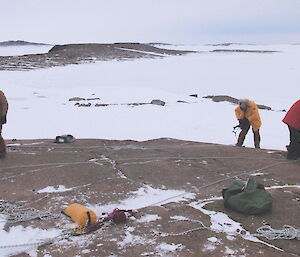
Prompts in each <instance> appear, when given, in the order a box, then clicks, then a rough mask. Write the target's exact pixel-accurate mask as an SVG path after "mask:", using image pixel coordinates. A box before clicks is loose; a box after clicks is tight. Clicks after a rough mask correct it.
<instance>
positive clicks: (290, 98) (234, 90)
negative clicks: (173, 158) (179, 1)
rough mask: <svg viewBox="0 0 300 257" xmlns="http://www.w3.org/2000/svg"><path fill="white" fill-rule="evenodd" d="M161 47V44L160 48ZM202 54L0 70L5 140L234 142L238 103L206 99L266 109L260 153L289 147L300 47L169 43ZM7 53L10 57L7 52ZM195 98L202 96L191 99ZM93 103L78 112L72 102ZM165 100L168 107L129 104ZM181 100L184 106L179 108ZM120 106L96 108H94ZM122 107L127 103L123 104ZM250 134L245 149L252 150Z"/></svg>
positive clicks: (35, 49)
mask: <svg viewBox="0 0 300 257" xmlns="http://www.w3.org/2000/svg"><path fill="white" fill-rule="evenodd" d="M160 47H161V46H160ZM50 48H51V46H49V47H48V48H47V47H45V46H43V47H38V46H36V47H22V49H23V50H20V47H19V48H17V47H16V48H15V50H14V49H12V48H9V47H1V49H0V50H1V51H0V53H1V54H2V55H8V54H9V55H12V54H13V52H14V51H16V54H20V53H21V52H22V51H23V53H24V54H28V53H38V52H41V53H42V52H46V51H47V50H48V49H50ZM166 48H173V49H177V50H183V49H184V50H195V51H199V52H198V53H194V54H188V55H183V56H172V57H166V58H157V59H139V60H129V61H107V62H96V63H87V64H80V65H69V66H63V67H55V68H49V69H39V70H31V71H0V80H1V89H2V90H3V91H4V92H5V93H6V95H7V97H8V100H9V103H10V108H9V114H8V123H7V125H6V126H5V127H4V130H3V136H4V137H5V138H7V139H13V138H16V139H38V138H55V136H57V135H61V134H72V135H74V136H75V137H76V138H103V139H120V140H123V139H133V140H139V141H142V140H148V139H154V138H162V137H167V138H176V139H183V140H191V141H198V142H209V143H217V144H229V145H230V144H234V143H235V141H236V138H235V136H234V134H233V133H232V127H233V126H234V125H236V124H237V122H236V120H235V116H234V108H235V106H234V105H232V104H230V103H227V102H221V103H215V102H212V101H211V100H210V99H203V98H202V97H203V96H207V95H229V96H232V97H235V98H249V99H252V100H254V101H255V102H256V103H259V104H265V105H268V106H270V107H272V109H274V110H275V111H266V110H261V111H260V113H261V117H262V122H263V126H262V128H261V136H262V143H261V147H262V148H268V149H280V150H283V149H285V145H286V144H287V143H288V136H289V135H288V129H287V127H286V125H285V124H283V123H282V122H281V120H282V118H283V116H284V114H285V113H284V112H280V111H279V110H282V109H288V108H289V107H290V106H291V104H293V103H294V102H295V101H296V100H298V99H299V85H298V83H299V81H300V72H299V69H300V58H299V55H300V45H239V44H236V45H230V46H222V45H219V46H209V45H202V46H201V45H199V46H196V45H184V46H166ZM215 49H227V50H228V49H244V50H272V51H278V52H274V53H254V52H251V53H241V52H211V51H212V50H215ZM5 52H7V54H5ZM190 94H198V98H195V97H190V96H189V95H190ZM76 96H78V97H83V98H93V97H99V98H100V100H97V101H95V100H94V101H90V102H91V103H92V106H91V107H77V106H74V102H69V101H68V99H69V98H72V97H76ZM152 99H160V100H163V101H165V102H166V106H164V107H162V106H156V105H142V106H135V107H132V106H128V105H126V103H134V102H136V103H141V102H150V101H151V100H152ZM177 101H185V102H187V103H181V102H177ZM96 103H100V104H115V105H110V106H107V107H94V104H96ZM123 104H125V105H123ZM252 141H253V140H252V135H251V133H249V135H248V137H247V139H246V142H245V145H246V146H248V147H252V146H253V142H252Z"/></svg>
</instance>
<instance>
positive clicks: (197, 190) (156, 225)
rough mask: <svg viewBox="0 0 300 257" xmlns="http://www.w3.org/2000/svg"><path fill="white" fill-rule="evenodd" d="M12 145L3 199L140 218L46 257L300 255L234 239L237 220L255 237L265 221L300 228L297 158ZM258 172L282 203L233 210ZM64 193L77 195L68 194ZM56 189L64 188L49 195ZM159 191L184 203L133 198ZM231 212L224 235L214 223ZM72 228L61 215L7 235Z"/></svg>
mask: <svg viewBox="0 0 300 257" xmlns="http://www.w3.org/2000/svg"><path fill="white" fill-rule="evenodd" d="M6 143H7V145H8V153H7V157H6V158H5V159H2V160H0V181H1V188H0V200H5V201H10V202H12V203H22V204H24V205H25V206H26V207H32V208H35V209H37V210H41V211H50V212H52V213H60V212H61V211H62V210H63V209H64V208H65V207H66V206H67V205H69V204H71V203H74V202H77V203H80V204H82V205H85V206H90V208H92V209H93V208H94V209H95V210H96V212H97V215H99V214H100V213H101V212H102V211H106V209H105V208H104V206H110V205H111V206H115V207H118V205H122V204H123V203H124V202H125V201H130V200H132V204H133V207H132V208H133V209H135V210H136V213H137V214H136V217H131V218H129V219H128V221H127V223H126V224H118V225H113V224H110V223H108V224H106V225H105V226H104V227H102V228H101V229H99V230H97V231H95V232H94V233H91V234H88V235H82V236H79V237H76V239H69V240H64V241H61V242H57V243H54V244H51V245H44V246H40V247H39V248H38V250H37V256H45V255H47V254H48V255H49V256H53V257H56V256H76V255H77V256H133V257H134V256H182V257H185V256H217V257H218V256H254V255H255V256H295V255H296V256H297V255H300V248H299V247H298V245H299V241H297V240H275V241H271V240H267V239H264V238H260V240H261V242H254V241H251V240H248V239H247V238H246V237H243V235H241V234H240V233H238V232H237V231H231V232H230V228H231V227H233V225H234V222H238V223H240V225H241V227H242V228H243V229H244V230H245V231H247V233H252V234H253V233H256V229H257V228H258V227H260V226H262V225H264V224H269V225H271V226H272V227H274V228H282V226H283V225H285V224H286V225H291V226H293V227H295V228H300V212H299V204H300V202H299V198H300V186H299V187H297V186H294V187H290V186H289V185H300V180H299V172H300V163H299V161H287V160H286V158H285V156H284V155H285V153H283V152H281V151H270V150H264V149H250V148H237V147H234V146H224V145H216V144H206V143H199V142H189V141H180V140H175V139H157V140H150V141H145V142H136V141H130V140H128V141H114V140H101V139H78V140H76V141H75V142H74V143H69V144H55V143H53V140H49V139H45V140H20V141H19V140H17V141H14V142H12V141H6ZM250 175H252V177H253V178H254V179H256V180H257V181H259V182H261V183H263V184H264V185H265V186H266V187H268V189H267V190H268V191H269V192H270V193H271V195H272V196H273V199H274V203H273V210H272V212H270V213H267V214H264V215H259V216H253V215H244V214H239V213H236V212H233V211H230V210H227V209H225V208H224V206H223V200H222V199H221V191H222V189H223V188H225V187H227V186H228V185H229V184H230V183H232V182H233V181H240V182H245V181H247V179H248V178H249V176H250ZM59 186H63V187H64V188H65V189H67V190H58V189H59V188H60V187H59ZM47 187H52V188H54V189H56V190H53V191H49V192H47V191H45V190H44V189H45V188H47ZM43 190H44V191H43ZM151 190H152V191H153V192H154V191H155V192H159V194H163V193H164V192H169V191H170V192H171V190H173V191H172V192H179V193H177V194H178V195H177V196H179V194H181V195H180V197H182V198H181V199H178V198H176V197H175V196H176V194H175V195H174V194H173V195H169V196H168V195H166V196H161V198H162V199H164V200H165V201H160V200H161V198H155V195H152V196H149V198H151V197H153V199H152V198H151V199H147V202H150V203H152V204H145V205H144V206H143V205H141V202H139V203H135V202H134V201H133V199H134V197H135V194H136V192H140V193H145V192H147V191H151ZM168 190H169V191H168ZM176 190H177V191H176ZM135 206H136V208H135ZM197 206H200V207H199V208H198V207H197ZM222 213H223V214H225V215H227V216H228V220H229V221H227V223H228V224H227V223H226V222H225V223H224V224H223V223H221V220H220V228H219V229H217V228H215V227H213V226H212V225H213V222H214V220H213V218H214V217H216V216H214V215H217V214H222ZM71 223H72V222H71V221H70V219H68V218H67V217H65V216H61V217H59V218H56V219H50V220H47V221H41V220H31V221H25V222H22V223H17V224H6V225H5V230H7V231H8V230H9V229H10V228H12V227H14V226H17V225H22V226H24V227H28V226H32V227H34V228H41V229H50V228H57V229H65V228H66V226H69V225H70V224H71ZM203 226H204V227H205V228H208V229H202V228H203ZM254 253H255V254H254ZM15 256H28V254H27V253H24V252H23V253H20V254H16V255H15Z"/></svg>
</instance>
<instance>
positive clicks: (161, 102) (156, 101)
mask: <svg viewBox="0 0 300 257" xmlns="http://www.w3.org/2000/svg"><path fill="white" fill-rule="evenodd" d="M150 104H155V105H161V106H165V104H166V102H164V101H162V100H159V99H154V100H152V101H151V103H150Z"/></svg>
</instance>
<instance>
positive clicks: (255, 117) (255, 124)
mask: <svg viewBox="0 0 300 257" xmlns="http://www.w3.org/2000/svg"><path fill="white" fill-rule="evenodd" d="M247 101H248V104H249V107H248V108H247V110H246V112H244V111H243V110H242V109H241V108H240V107H239V106H238V107H237V108H235V115H236V118H237V119H238V120H241V119H243V118H246V119H248V120H249V123H250V125H251V126H252V129H253V130H254V131H257V130H259V128H260V127H261V119H260V115H259V112H258V107H257V105H256V103H254V102H253V101H250V100H249V99H247Z"/></svg>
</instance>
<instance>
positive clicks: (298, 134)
mask: <svg viewBox="0 0 300 257" xmlns="http://www.w3.org/2000/svg"><path fill="white" fill-rule="evenodd" d="M282 121H283V122H284V123H285V124H286V125H287V126H288V128H289V131H290V144H289V145H288V146H287V150H288V154H287V159H288V160H297V159H298V158H300V100H298V101H297V102H295V103H294V104H293V105H292V107H291V108H290V109H289V110H288V112H287V114H286V115H285V117H284V118H283V120H282Z"/></svg>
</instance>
